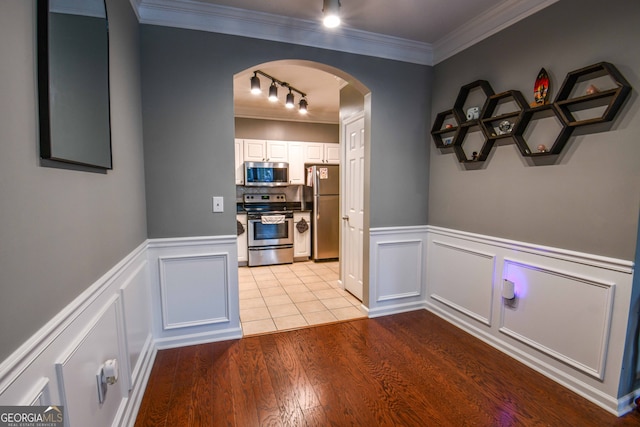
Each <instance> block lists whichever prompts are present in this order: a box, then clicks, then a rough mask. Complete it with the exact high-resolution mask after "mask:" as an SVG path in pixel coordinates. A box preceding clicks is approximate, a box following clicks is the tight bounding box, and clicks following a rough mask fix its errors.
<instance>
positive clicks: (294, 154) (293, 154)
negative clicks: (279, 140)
mask: <svg viewBox="0 0 640 427" xmlns="http://www.w3.org/2000/svg"><path fill="white" fill-rule="evenodd" d="M288 151H289V183H290V184H292V185H303V184H304V175H305V173H304V155H303V152H302V151H303V150H302V143H301V142H289V150H288Z"/></svg>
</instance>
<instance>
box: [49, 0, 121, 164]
mask: <svg viewBox="0 0 640 427" xmlns="http://www.w3.org/2000/svg"><path fill="white" fill-rule="evenodd" d="M101 1H102V3H103V4H104V13H105V20H106V23H105V31H106V33H107V46H106V50H107V52H106V54H107V61H106V64H107V114H108V117H107V120H108V129H109V136H108V141H109V159H108V162H107V163H108V164H107V165H100V164H91V163H86V162H82V161H77V160H74V159H66V158H60V157H56V156H55V155H54V154H53V144H54V141H53V138H52V135H51V104H50V101H51V98H50V83H51V82H50V74H49V65H50V61H49V0H37V43H38V48H37V72H38V115H39V122H40V123H39V129H40V136H39V140H40V159H41V166H48V167H55V168H63V169H73V170H84V171H89V172H103V173H104V172H106V171H107V170H111V169H113V147H112V136H111V133H112V132H111V78H110V70H109V63H110V52H109V18H108V15H107V4H106V0H101Z"/></svg>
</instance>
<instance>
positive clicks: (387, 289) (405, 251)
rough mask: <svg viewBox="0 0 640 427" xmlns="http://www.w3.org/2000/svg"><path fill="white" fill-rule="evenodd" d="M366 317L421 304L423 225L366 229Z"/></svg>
mask: <svg viewBox="0 0 640 427" xmlns="http://www.w3.org/2000/svg"><path fill="white" fill-rule="evenodd" d="M369 245H370V252H369V253H370V254H371V258H370V260H369V307H368V310H369V317H377V316H385V315H388V314H393V313H400V312H403V311H411V310H417V309H421V308H423V307H424V299H425V293H424V292H425V279H426V255H427V254H426V250H427V227H426V226H425V227H389V228H375V229H371V230H370V239H369Z"/></svg>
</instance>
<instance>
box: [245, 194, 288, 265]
mask: <svg viewBox="0 0 640 427" xmlns="http://www.w3.org/2000/svg"><path fill="white" fill-rule="evenodd" d="M243 202H244V203H243V205H244V206H243V207H244V210H245V211H246V212H247V228H248V241H247V245H248V248H249V261H248V265H249V267H255V266H258V265H273V264H288V263H292V262H293V210H292V209H290V205H289V204H287V199H286V196H285V195H284V194H245V195H244V196H243Z"/></svg>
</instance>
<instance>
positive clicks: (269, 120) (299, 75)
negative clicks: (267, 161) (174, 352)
mask: <svg viewBox="0 0 640 427" xmlns="http://www.w3.org/2000/svg"><path fill="white" fill-rule="evenodd" d="M257 70H259V71H260V73H259V74H258V76H259V77H260V78H261V87H262V90H263V93H265V92H267V91H268V88H269V85H270V83H271V82H270V81H269V78H268V77H269V76H271V77H274V78H275V79H277V82H278V83H281V82H286V83H288V84H289V85H291V86H293V87H295V88H296V89H298V90H299V91H301V92H304V93H305V94H306V95H307V98H306V100H307V101H308V104H309V111H308V114H307V115H306V116H303V117H301V116H299V115H298V113H297V112H296V111H295V110H289V111H287V110H286V109H285V108H284V106H283V104H284V102H285V95H286V93H287V90H286V89H287V88H286V86H285V87H282V86H281V85H277V86H278V89H279V91H278V98H279V99H278V101H277V102H275V103H269V102H268V101H266V98H267V95H266V94H263V95H262V96H261V97H255V96H252V95H250V81H251V77H253V76H254V74H255V72H256V71H257ZM265 75H266V77H265ZM283 89H284V90H283ZM293 94H294V95H299V94H298V93H296V92H295V91H294V92H293ZM332 97H333V100H332V99H331V98H332ZM299 99H300V98H299V97H298V98H297V99H296V102H299ZM327 102H329V103H331V102H333V103H334V104H335V105H334V106H333V107H332V106H331V105H328V104H327ZM369 106H370V93H369V90H368V89H367V87H366V86H365V85H363V84H362V83H361V82H360V81H358V80H357V79H356V78H354V77H353V76H351V75H349V74H348V73H346V72H344V71H342V70H340V69H337V68H335V67H332V66H329V65H326V64H321V63H317V62H313V61H303V60H280V61H271V62H266V63H262V64H256V65H255V66H253V67H251V68H247V69H245V70H243V71H241V72H239V73H237V74H235V75H234V118H235V136H236V143H238V140H246V139H249V140H250V139H263V140H285V141H311V142H314V140H315V141H321V140H322V134H323V132H325V131H326V128H328V127H329V128H333V129H334V130H335V131H336V136H337V138H338V142H339V143H340V145H341V147H344V146H345V141H344V140H345V133H344V131H343V126H344V124H345V123H346V122H345V121H349V120H350V119H351V118H353V117H354V116H356V115H359V116H360V117H362V120H363V122H364V121H368V120H369V118H370V114H369V113H368V111H367V110H368V108H369ZM332 108H333V110H332ZM364 128H366V129H370V126H368V124H367V123H365V124H364ZM305 132H309V133H308V134H307V135H311V136H310V137H307V135H305ZM363 135H364V136H365V141H363V142H364V144H365V149H366V150H368V147H369V135H368V132H367V133H363ZM236 152H237V150H236ZM340 157H341V158H342V159H344V150H343V152H342V154H341V156H340ZM365 159H366V158H363V161H366V160H365ZM236 166H238V159H237V158H236ZM342 166H343V168H344V165H342ZM364 170H368V168H365V169H364ZM239 172H240V171H238V173H239ZM345 175H346V174H344V173H341V178H342V179H343V182H342V183H341V193H342V192H343V191H344V189H346V188H348V185H347V183H345V182H344V176H345ZM364 179H368V176H367V177H365V178H364ZM361 181H363V180H361ZM364 187H365V186H364V185H363V186H362V188H361V189H360V191H361V192H362V193H364V191H365V190H364ZM242 193H243V190H242V189H241V188H240V187H237V196H239V197H241V194H242ZM368 198H369V197H368V194H360V195H359V197H358V199H360V200H362V201H368ZM341 205H342V206H341V210H342V208H343V207H344V203H341ZM364 227H365V228H366V229H367V230H365V233H364V234H367V232H368V226H366V224H365V225H364ZM342 230H343V227H342V226H341V227H340V240H341V243H340V248H341V251H340V252H341V253H340V264H339V266H340V271H339V273H338V284H339V286H340V288H341V289H343V290H344V282H343V280H344V278H345V270H344V266H345V265H346V262H345V261H347V259H346V258H345V257H348V255H347V254H346V253H344V251H343V250H342V248H343V247H344V245H343V242H344V238H345V233H343V232H342ZM364 243H365V242H364V241H363V240H362V239H360V242H359V244H360V246H361V247H360V248H359V250H360V257H359V258H360V259H359V262H360V264H361V265H360V269H361V270H364V269H365V268H368V260H365V259H364V258H365V257H364V256H362V254H367V253H368V251H367V250H365V247H364ZM363 261H364V262H363ZM239 276H241V275H240V274H239ZM364 277H366V274H364ZM361 283H362V285H361V286H362V288H363V289H362V293H361V295H359V297H361V300H362V303H359V304H360V305H364V306H366V305H367V304H368V283H367V281H366V280H362V281H361ZM242 292H243V290H242V289H241V294H242ZM242 312H243V310H242V307H241V317H242ZM362 312H363V311H362ZM337 320H341V319H337Z"/></svg>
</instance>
